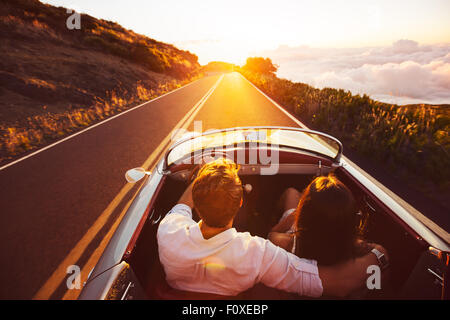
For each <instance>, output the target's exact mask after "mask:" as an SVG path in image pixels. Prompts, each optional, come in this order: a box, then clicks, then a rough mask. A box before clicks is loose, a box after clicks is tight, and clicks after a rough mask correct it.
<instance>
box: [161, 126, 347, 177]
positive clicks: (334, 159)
mask: <svg viewBox="0 0 450 320" xmlns="http://www.w3.org/2000/svg"><path fill="white" fill-rule="evenodd" d="M239 130H289V131H296V132H302V133H307V134H314V135H317V136H319V137H320V136H322V137H325V138H327V139H330V140H332V141H334V142H335V143H336V144H337V146H338V152H337V155H336V157H334V158H332V157H330V156H327V155H325V154H322V153H319V152H316V151H314V150H308V151H310V152H312V153H315V154H318V155H320V156H323V157H327V158H329V159H331V160H333V161H334V162H335V163H339V162H340V159H341V156H342V152H343V149H344V148H343V146H342V143H341V142H340V141H339V140H338V139H336V138H335V137H333V136H330V135H328V134H326V133H323V132H320V131H315V130H309V129H302V128H295V127H277V126H253V127H252V126H250V127H233V128H227V129H220V130H211V131H207V132H202V133H199V134H198V135H194V136H190V137H187V138H184V139H180V140H178V141H176V142H175V143H174V144H173V145H172V146H170V148H169V149H168V150H167V151H166V153H165V155H164V159H163V166H162V172H163V173H164V172H167V169H168V167H169V164H168V158H169V154H170V152H171V151H172V150H173V149H175V148H176V147H178V146H179V145H181V144H183V143H186V142H187V141H190V140H193V139H197V138H199V137H201V136H207V135H211V134H217V133H224V132H233V131H239ZM286 147H289V148H292V149H296V150H301V151H305V149H304V148H299V147H295V146H290V145H289V146H286Z"/></svg>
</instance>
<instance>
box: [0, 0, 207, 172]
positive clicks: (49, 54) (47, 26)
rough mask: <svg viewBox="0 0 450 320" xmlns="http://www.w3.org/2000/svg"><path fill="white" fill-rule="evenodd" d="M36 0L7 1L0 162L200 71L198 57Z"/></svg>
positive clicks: (1, 5)
mask: <svg viewBox="0 0 450 320" xmlns="http://www.w3.org/2000/svg"><path fill="white" fill-rule="evenodd" d="M69 16H70V14H68V13H67V12H66V9H65V8H61V7H60V8H56V7H53V6H50V5H45V4H42V3H40V2H39V1H36V0H2V1H1V2H0V38H1V39H2V40H1V42H0V55H1V59H0V135H1V136H0V163H1V162H4V161H5V160H8V159H11V158H13V157H16V156H18V155H20V154H22V153H24V152H27V151H29V150H32V149H34V148H36V147H38V146H40V145H43V144H46V143H49V142H51V141H53V140H55V139H57V138H60V137H61V136H64V135H67V134H69V133H71V132H74V131H76V130H79V129H80V128H81V127H84V126H87V125H89V124H91V123H93V122H95V121H98V120H101V119H104V118H105V117H108V116H110V115H113V114H115V113H117V112H120V111H121V110H124V109H126V108H128V107H130V106H132V105H136V104H137V103H139V102H141V101H145V100H148V99H150V98H153V97H155V96H158V95H160V94H162V93H164V92H167V91H168V90H172V89H174V88H176V87H178V86H180V85H182V84H184V83H186V82H187V81H190V80H192V79H193V78H195V77H197V76H198V70H199V67H200V65H199V64H198V62H197V56H196V55H194V54H192V53H190V52H188V51H183V50H180V49H177V48H176V47H174V46H173V45H170V44H166V43H162V42H158V41H156V40H153V39H150V38H148V37H145V36H143V35H139V34H136V33H134V32H133V31H131V30H126V29H124V28H123V27H121V26H120V25H118V24H117V23H114V22H110V21H105V20H99V19H96V18H93V17H91V16H89V15H82V16H81V29H80V30H76V29H75V30H69V29H68V28H67V27H66V20H67V18H68V17H69Z"/></svg>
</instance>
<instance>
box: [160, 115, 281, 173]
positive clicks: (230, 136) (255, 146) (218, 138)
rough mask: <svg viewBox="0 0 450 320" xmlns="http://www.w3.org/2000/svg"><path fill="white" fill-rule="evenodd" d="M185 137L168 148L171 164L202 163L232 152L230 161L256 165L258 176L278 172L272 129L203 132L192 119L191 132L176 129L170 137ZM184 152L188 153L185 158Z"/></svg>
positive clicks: (200, 124)
mask: <svg viewBox="0 0 450 320" xmlns="http://www.w3.org/2000/svg"><path fill="white" fill-rule="evenodd" d="M214 131H217V132H214ZM188 137H190V138H191V139H190V140H187V141H185V142H184V143H182V144H181V145H177V146H176V147H175V148H173V150H172V151H171V154H173V156H174V157H175V161H173V163H175V164H204V163H207V162H209V161H210V160H211V159H215V158H217V157H228V156H230V155H232V156H231V157H232V159H230V160H233V161H234V162H236V163H238V164H240V165H257V166H258V167H259V173H260V174H261V175H274V174H277V173H278V170H279V166H280V163H279V158H280V157H279V146H280V144H279V141H278V140H279V139H278V135H276V134H275V135H274V134H273V129H257V128H256V129H224V130H222V131H220V132H219V131H218V130H215V129H210V130H207V131H205V132H203V122H202V121H194V131H193V132H190V131H187V130H186V129H177V130H175V131H174V132H173V133H172V136H171V140H172V143H174V144H176V143H177V142H178V141H180V139H184V138H188ZM188 154H191V156H190V157H187V158H186V157H185V155H188ZM177 155H179V156H177ZM170 160H171V159H169V161H170Z"/></svg>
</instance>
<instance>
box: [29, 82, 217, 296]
mask: <svg viewBox="0 0 450 320" xmlns="http://www.w3.org/2000/svg"><path fill="white" fill-rule="evenodd" d="M223 77H224V75H223V74H222V75H221V76H220V77H219V79H218V80H217V81H216V82H215V83H214V85H213V86H212V87H211V88H210V89H209V90H208V91H207V93H206V94H205V95H204V96H203V97H202V98H201V99H200V100H199V102H197V103H196V104H195V105H194V107H192V109H191V110H189V112H187V113H186V115H185V116H184V117H183V118H182V119H181V120H180V121H179V122H178V123H177V124H176V125H175V127H174V128H173V129H172V130H171V131H170V132H169V134H168V135H167V136H166V138H165V139H164V140H163V141H162V142H161V143H160V145H159V146H158V147H157V148H156V149H155V150H154V151H153V152H152V154H151V155H150V156H149V157H148V159H147V160H146V161H145V162H144V164H143V165H142V167H144V168H147V167H149V166H150V165H151V164H152V163H153V164H157V163H158V162H157V161H155V160H158V159H157V157H158V156H159V155H161V156H162V155H164V151H165V150H166V149H168V148H169V146H170V141H171V138H172V134H173V132H174V131H175V130H177V129H180V128H184V129H185V128H187V127H188V126H189V124H190V122H192V120H193V118H194V116H195V115H196V114H197V113H198V112H199V111H200V109H201V107H202V106H203V105H204V104H205V102H206V100H207V99H208V98H209V97H210V96H211V95H212V93H213V92H214V90H215V89H216V88H217V87H218V85H219V83H220V82H221V80H222V79H223ZM194 82H195V81H194ZM191 83H193V82H191ZM181 88H182V87H180V88H178V89H181ZM178 89H176V90H178ZM172 92H173V91H172ZM161 97H162V96H161ZM149 102H150V101H149ZM146 103H148V102H146ZM132 186H133V185H132V184H131V183H127V184H125V185H124V187H123V188H122V189H121V190H120V191H119V193H118V194H117V195H116V197H115V198H114V199H113V200H112V201H111V203H110V204H109V205H108V206H107V207H106V209H105V210H104V211H103V212H102V214H101V215H100V216H99V217H98V218H97V220H96V221H95V222H94V223H93V224H92V225H91V227H90V228H89V229H88V231H87V232H86V233H85V235H84V236H83V237H82V238H81V239H80V241H78V243H77V244H76V245H75V247H74V248H73V249H72V250H71V251H70V252H69V254H68V255H67V256H66V257H65V259H64V260H63V261H62V262H61V263H60V264H59V266H58V267H57V268H56V269H55V271H54V272H53V273H52V274H51V276H50V277H49V278H48V279H47V280H46V282H45V283H44V285H42V286H41V287H40V289H39V290H38V291H37V292H36V294H35V295H34V296H33V300H35V299H37V300H45V299H49V298H50V297H51V295H52V294H53V293H54V292H55V291H56V289H57V288H58V287H59V286H60V285H61V283H62V282H63V281H64V279H65V277H66V276H67V273H66V268H67V266H69V265H73V264H74V263H75V262H76V261H77V260H78V259H79V258H80V257H81V256H82V255H83V253H84V252H85V250H86V248H87V247H88V245H89V244H90V243H91V242H92V240H93V239H94V238H95V236H96V235H97V233H98V232H99V231H100V230H101V229H102V228H103V226H104V225H105V224H106V222H107V220H108V218H109V216H110V215H111V214H112V213H113V212H114V210H115V208H116V207H117V206H118V205H119V204H120V203H121V201H122V200H123V198H124V197H125V195H126V194H127V193H128V191H129V190H131V188H132ZM133 197H134V195H133ZM133 197H132V198H133ZM130 204H131V203H130ZM127 206H128V204H127V205H126V206H125V208H124V210H125V209H126V208H127ZM124 210H122V211H123V212H122V213H121V214H120V215H119V217H118V219H119V218H120V219H121V218H122V217H123V214H124V213H125V212H124ZM118 219H116V221H114V223H113V225H112V227H111V229H112V228H117V227H118V225H119V224H120V222H118V221H117V220H118ZM111 229H110V230H108V233H107V236H110V237H111V236H112V235H113V233H114V232H111ZM107 242H109V241H104V239H103V240H102V242H101V244H104V245H105V246H106V245H107ZM98 251H99V250H98V248H97V249H96V250H95V251H94V253H93V255H98ZM98 258H99V256H98ZM94 260H95V258H92V255H91V257H90V258H89V259H88V262H90V263H94V265H95V263H96V261H94ZM86 264H87V263H86ZM86 269H87V266H86V265H85V266H83V270H86ZM76 291H78V290H76ZM66 294H67V293H66ZM66 294H65V295H64V296H66ZM72 298H74V296H72Z"/></svg>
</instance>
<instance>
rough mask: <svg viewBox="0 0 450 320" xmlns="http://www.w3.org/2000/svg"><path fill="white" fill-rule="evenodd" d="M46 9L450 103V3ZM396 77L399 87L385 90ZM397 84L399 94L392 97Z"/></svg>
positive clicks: (220, 56) (320, 79)
mask: <svg viewBox="0 0 450 320" xmlns="http://www.w3.org/2000/svg"><path fill="white" fill-rule="evenodd" d="M42 2H45V3H50V4H52V5H57V6H63V7H68V8H73V9H75V10H76V11H78V12H82V13H88V14H90V15H92V16H94V17H97V18H102V19H106V20H111V21H115V22H117V23H119V24H121V25H122V26H123V27H125V28H127V29H132V30H133V31H135V32H137V33H140V34H144V35H146V36H149V37H151V38H153V39H156V40H159V41H162V42H166V43H171V44H174V45H175V46H177V47H179V48H181V49H185V50H189V51H191V52H193V53H195V54H196V55H197V56H198V57H199V62H200V63H201V64H206V63H208V62H210V61H226V62H232V63H236V64H240V65H242V64H244V63H245V59H246V58H247V57H249V56H261V55H265V56H268V57H270V58H271V59H272V60H273V61H274V62H275V63H277V64H278V65H279V66H280V69H279V72H278V73H277V74H278V75H279V76H282V77H285V78H288V79H290V80H295V81H302V82H306V83H309V84H312V85H315V86H319V87H323V86H334V87H337V86H340V87H343V88H344V89H348V90H352V92H353V91H365V92H368V93H369V94H371V95H374V96H376V97H380V96H386V98H383V99H384V100H385V101H386V99H389V97H391V98H392V97H393V99H394V101H411V102H417V101H425V102H430V103H443V102H442V101H444V103H445V102H447V103H450V93H449V92H450V86H449V83H448V82H449V81H448V78H450V61H448V60H449V59H450V58H449V56H448V55H447V54H448V53H449V46H446V45H447V44H449V43H450V1H449V0H408V1H405V0H395V1H393V0H378V1H374V0H367V1H364V0H322V1H320V0H314V1H313V0H308V1H304V0H291V1H287V0H276V1H274V0H270V1H266V0H257V1H253V0H239V1H236V0H227V1H213V0H209V1H206V0H205V1H200V0H189V1H182V0H179V1H174V0H164V1H161V0H158V1H153V0H127V1H123V0H95V1H92V0H46V1H42ZM81 23H82V22H81ZM399 41H400V42H399ZM402 41H403V42H402ZM402 50H403V52H401V51H402ZM430 51H431V52H432V54H430ZM305 55H306V56H309V58H305ZM355 55H356V56H355ZM360 55H362V56H361V57H368V58H370V59H369V60H365V59H362V58H361V57H360V58H358V59H357V61H359V64H356V65H355V64H354V63H353V60H354V59H355V57H357V56H358V57H359V56H360ZM299 57H302V58H299ZM305 68H306V69H307V72H304V70H305ZM399 70H400V71H401V73H402V72H403V73H404V74H405V77H406V80H411V79H410V78H408V77H411V76H416V75H417V76H425V77H428V78H427V79H428V80H427V81H428V82H426V81H425V82H426V84H427V85H428V84H429V85H431V86H432V87H433V90H431V89H430V90H428V91H427V90H422V91H423V92H422V94H412V95H411V92H410V91H414V85H413V84H408V85H407V86H409V87H408V88H409V89H408V88H407V90H403V88H401V82H402V81H403V78H402V77H397V78H396V77H395V76H391V74H392V73H393V74H395V73H396V72H398V71H399ZM403 73H402V74H403ZM386 75H390V77H391V78H390V81H387V82H386V83H379V82H380V81H381V82H383V80H382V79H381V80H380V79H379V78H381V77H383V76H386ZM342 77H343V78H342ZM371 77H374V79H372V78H371ZM377 77H378V79H376V78H377ZM447 77H448V78H447ZM367 78H370V79H369V80H370V81H369V80H367ZM342 79H346V81H343V80H342ZM397 82H398V83H397ZM409 82H410V81H409ZM392 83H394V84H396V86H395V89H393V90H390V92H388V91H389V90H387V88H388V86H389V85H391V84H392ZM399 86H400V88H398V87H399ZM447 86H448V87H447ZM425 91H426V92H425ZM438 91H439V92H438ZM443 91H448V92H447V95H446V94H445V92H443ZM380 92H381V93H380ZM430 95H433V96H430ZM427 99H428V100H427Z"/></svg>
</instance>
